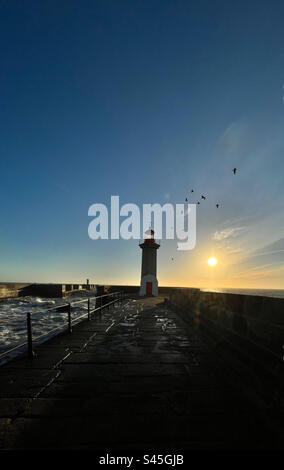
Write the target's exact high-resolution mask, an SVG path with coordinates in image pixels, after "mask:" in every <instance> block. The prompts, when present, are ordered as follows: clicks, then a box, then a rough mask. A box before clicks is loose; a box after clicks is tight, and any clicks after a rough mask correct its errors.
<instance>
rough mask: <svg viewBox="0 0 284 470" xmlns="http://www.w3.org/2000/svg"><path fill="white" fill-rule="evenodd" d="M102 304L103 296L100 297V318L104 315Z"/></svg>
mask: <svg viewBox="0 0 284 470" xmlns="http://www.w3.org/2000/svg"><path fill="white" fill-rule="evenodd" d="M102 304H103V299H102V296H101V297H100V316H101V315H102Z"/></svg>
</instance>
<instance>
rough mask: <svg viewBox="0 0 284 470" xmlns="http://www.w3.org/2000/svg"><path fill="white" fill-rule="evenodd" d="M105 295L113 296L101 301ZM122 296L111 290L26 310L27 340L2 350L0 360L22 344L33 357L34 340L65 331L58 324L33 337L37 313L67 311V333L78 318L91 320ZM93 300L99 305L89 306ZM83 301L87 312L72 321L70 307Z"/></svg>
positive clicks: (121, 293)
mask: <svg viewBox="0 0 284 470" xmlns="http://www.w3.org/2000/svg"><path fill="white" fill-rule="evenodd" d="M106 297H109V298H111V297H113V298H112V300H110V301H109V302H107V303H103V298H106ZM124 298H125V295H124V292H122V291H118V292H111V293H110V294H103V295H97V296H93V297H88V298H86V299H82V300H76V301H74V302H68V303H66V304H63V305H58V306H54V307H50V308H48V309H44V310H39V311H37V312H33V313H31V312H27V313H26V332H27V341H25V342H23V343H21V344H17V345H16V346H14V347H13V348H11V349H8V350H6V351H4V352H3V353H1V354H0V360H1V359H3V358H5V357H6V356H7V355H8V354H11V353H12V352H15V351H17V350H18V349H21V348H23V347H24V346H27V351H28V356H29V357H34V356H35V355H36V354H35V352H34V343H35V342H36V341H38V340H40V339H43V338H44V337H46V336H50V335H51V334H52V333H55V332H56V331H58V333H62V332H63V331H65V330H64V328H63V327H62V326H59V327H56V328H53V329H52V330H49V331H47V332H46V333H43V334H41V335H39V336H36V337H33V332H32V317H34V316H36V315H39V314H45V313H48V312H54V311H56V312H57V313H60V312H62V313H67V329H68V332H69V333H72V325H73V324H77V323H80V320H82V319H83V318H87V319H88V320H89V321H90V320H91V315H92V314H93V313H95V312H99V315H101V313H102V310H103V309H104V308H106V307H108V309H109V307H110V305H112V304H115V303H116V302H117V303H121V302H122V300H123V299H124ZM94 300H95V301H96V304H97V300H98V301H99V306H95V308H91V307H92V306H91V302H92V301H94ZM83 302H87V312H86V313H83V314H82V315H80V316H79V317H78V316H76V317H75V318H74V321H73V322H72V307H74V306H75V305H77V304H81V303H83ZM24 352H26V351H23V353H24Z"/></svg>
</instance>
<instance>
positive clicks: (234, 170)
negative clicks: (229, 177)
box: [185, 168, 237, 209]
mask: <svg viewBox="0 0 284 470" xmlns="http://www.w3.org/2000/svg"><path fill="white" fill-rule="evenodd" d="M232 172H233V173H234V175H235V174H236V173H237V168H233V170H232ZM190 192H191V193H194V189H192V190H191V191H190ZM201 199H203V200H204V201H205V199H206V196H204V194H202V195H201ZM185 202H188V198H187V197H186V198H185ZM197 204H200V201H197ZM216 207H217V209H218V208H219V207H220V204H219V203H218V202H217V203H216Z"/></svg>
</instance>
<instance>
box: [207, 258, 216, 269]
mask: <svg viewBox="0 0 284 470" xmlns="http://www.w3.org/2000/svg"><path fill="white" fill-rule="evenodd" d="M207 263H208V264H209V266H211V267H212V268H213V267H214V266H216V264H217V263H218V260H217V258H215V257H214V256H211V258H209V259H208V261H207Z"/></svg>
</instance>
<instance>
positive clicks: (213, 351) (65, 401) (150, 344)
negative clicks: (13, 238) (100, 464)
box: [0, 297, 283, 452]
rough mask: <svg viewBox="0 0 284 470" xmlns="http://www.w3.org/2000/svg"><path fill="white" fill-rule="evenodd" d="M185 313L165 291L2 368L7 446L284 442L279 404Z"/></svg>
mask: <svg viewBox="0 0 284 470" xmlns="http://www.w3.org/2000/svg"><path fill="white" fill-rule="evenodd" d="M183 317H184V315H180V314H179V312H178V309H176V308H175V309H173V308H172V306H171V305H170V303H169V302H168V301H164V298H159V297H158V298H144V299H135V298H133V299H129V300H125V301H124V302H123V303H122V304H121V305H117V306H113V307H112V308H110V309H109V310H108V311H103V313H102V315H97V316H95V318H93V319H92V320H91V321H84V322H82V323H81V324H78V325H76V326H75V327H74V329H73V333H72V334H69V335H67V334H65V335H60V336H57V337H54V338H52V339H51V340H50V341H49V342H48V343H45V344H42V345H41V346H39V347H38V350H37V357H35V358H34V359H29V358H27V357H22V358H19V359H17V360H14V361H11V362H10V363H8V364H6V365H5V366H3V367H2V368H1V369H0V397H1V399H0V430H1V448H2V449H3V448H4V449H55V448H57V449H58V448H59V449H66V448H72V449H98V448H100V449H107V450H111V449H113V450H115V449H117V450H119V449H138V450H139V449H145V448H147V449H150V448H152V449H155V448H159V449H164V450H166V451H167V452H168V451H170V450H174V449H176V450H180V449H260V448H262V449H263V448H264V449H275V448H283V428H281V423H280V422H279V410H278V412H277V413H278V414H277V413H276V415H277V416H276V417H274V415H273V413H272V415H271V413H270V414H269V412H268V411H267V407H266V406H263V403H262V401H261V399H260V398H259V397H258V396H257V394H255V395H254V394H253V393H252V392H251V391H250V389H249V388H246V387H244V386H243V385H242V383H241V382H242V381H241V380H240V375H239V374H240V370H238V371H237V372H236V371H235V369H234V364H233V362H232V364H231V366H230V365H228V362H227V361H226V360H224V358H223V356H222V354H220V351H219V347H216V343H214V341H213V340H212V338H210V337H209V336H207V335H206V331H203V330H202V329H201V328H200V325H199V324H198V322H196V321H192V322H187V321H185V319H184V318H183ZM242 327H243V325H240V328H242ZM232 361H233V360H232ZM274 418H275V419H274Z"/></svg>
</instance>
